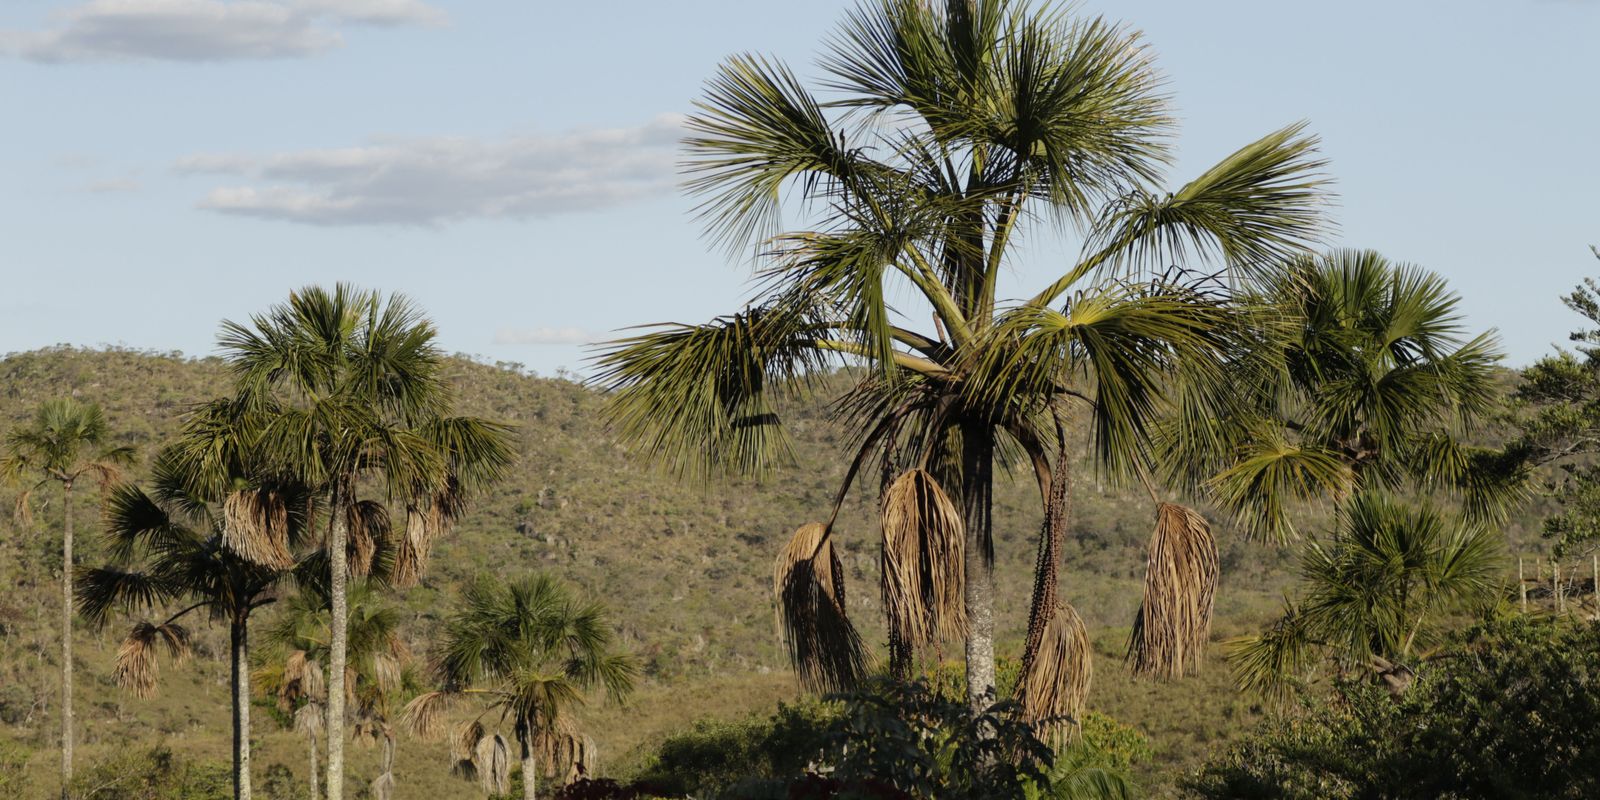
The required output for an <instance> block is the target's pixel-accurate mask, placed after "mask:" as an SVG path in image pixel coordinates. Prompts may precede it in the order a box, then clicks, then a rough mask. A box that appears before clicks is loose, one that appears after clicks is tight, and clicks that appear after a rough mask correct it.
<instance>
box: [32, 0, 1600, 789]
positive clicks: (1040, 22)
mask: <svg viewBox="0 0 1600 800" xmlns="http://www.w3.org/2000/svg"><path fill="white" fill-rule="evenodd" d="M819 66H820V69H821V71H822V73H823V74H824V75H825V76H826V78H825V79H824V80H823V81H822V82H821V84H820V85H819V86H817V87H810V86H808V85H807V84H806V83H804V82H802V81H800V80H799V79H797V78H796V77H795V74H794V73H793V72H791V71H790V69H789V67H787V66H786V65H783V64H781V63H777V62H775V61H771V60H767V59H763V58H760V57H756V56H741V57H736V58H733V59H730V60H729V61H728V62H727V63H726V64H725V65H724V66H723V67H722V68H721V70H720V71H719V72H718V73H717V74H716V75H714V76H712V77H711V79H710V81H709V82H708V84H707V88H706V93H705V96H704V97H703V100H702V102H701V104H700V105H699V107H698V111H697V112H696V113H695V114H693V115H692V116H690V117H689V119H688V121H687V123H686V125H687V129H688V136H687V138H686V140H685V142H684V148H685V153H686V156H685V159H686V160H685V171H686V175H687V177H688V188H689V190H690V191H691V192H692V193H694V194H695V195H696V196H697V197H699V198H701V199H702V200H703V205H702V206H701V207H700V208H701V212H702V219H701V223H702V224H703V226H704V228H705V231H706V233H707V235H708V236H709V237H710V238H711V239H713V240H715V241H717V242H718V243H720V244H723V245H725V246H727V247H728V248H730V250H732V251H733V252H735V253H737V254H741V255H742V254H749V253H754V254H755V259H756V262H757V265H758V266H757V269H758V278H757V280H758V287H759V291H758V292H757V294H756V299H755V300H753V301H752V303H751V304H750V305H748V306H746V307H744V308H742V309H734V310H730V311H731V312H732V313H730V314H729V315H727V316H724V317H719V318H717V319H714V320H712V321H710V322H707V323H704V324H699V325H683V324H664V325H659V326H655V327H649V328H646V329H645V330H643V331H642V332H637V331H636V332H635V333H634V334H633V335H631V336H628V337H626V338H622V339H619V340H617V341H614V342H611V343H609V344H606V345H603V346H601V347H600V348H599V349H598V350H597V351H596V354H595V361H594V363H593V365H592V368H593V376H592V378H591V379H590V380H588V381H587V382H576V381H573V380H569V379H568V378H566V377H558V378H556V379H549V378H541V377H538V376H534V375H530V374H527V373H526V372H525V371H524V370H522V369H521V368H520V367H519V366H517V365H514V364H493V365H491V364H484V363H480V362H478V361H475V360H473V359H471V358H466V357H461V356H456V357H448V356H446V355H445V354H443V353H442V352H440V351H439V350H438V348H437V346H436V344H435V336H436V331H435V330H434V329H433V326H432V324H431V323H430V322H429V321H428V320H427V317H426V313H425V307H424V304H425V301H426V298H410V299H408V298H404V297H400V296H395V295H386V294H383V293H381V292H377V291H371V290H363V289H357V288H354V287H350V286H346V285H343V284H338V285H330V286H323V287H306V288H304V289H302V290H299V291H296V292H295V293H294V294H292V295H291V296H290V297H288V298H263V299H262V304H261V309H262V311H261V313H260V314H259V315H257V316H254V317H252V318H250V319H247V320H234V321H221V323H220V327H219V350H218V355H215V356H210V357H203V358H188V357H184V356H182V355H179V354H162V353H141V352H129V351H123V350H82V349H74V348H69V347H62V348H56V349H51V350H45V351H39V352H32V353H17V354H11V355H9V356H7V357H6V358H5V359H4V360H3V361H0V385H3V386H4V387H5V388H4V391H3V392H0V424H3V425H4V426H5V430H6V432H7V433H6V438H5V455H4V460H3V461H0V466H3V467H4V475H5V477H6V478H7V479H8V480H7V485H6V489H5V491H6V492H7V493H8V497H9V499H11V500H13V501H14V502H13V503H12V505H13V506H14V508H15V509H16V512H17V513H16V514H15V515H14V516H13V519H12V520H11V521H10V522H9V523H8V524H7V526H6V527H5V529H4V531H3V533H0V548H3V549H0V556H3V557H0V570H3V571H0V580H4V581H6V582H7V583H6V585H7V586H8V587H9V588H8V590H7V591H6V592H5V593H4V595H0V634H3V635H0V790H3V791H4V792H6V793H7V794H8V795H18V796H61V797H64V798H76V799H77V800H90V799H91V798H100V799H101V800H107V799H115V798H124V799H126V800H135V799H136V798H137V799H143V800H156V799H157V798H166V799H171V800H177V799H178V798H214V797H227V796H232V797H235V798H248V797H267V798H298V797H308V798H314V799H315V798H322V797H326V798H328V799H329V800H342V798H344V797H347V796H348V797H370V798H378V799H379V800H387V799H388V798H398V797H410V796H431V797H458V796H460V797H523V798H533V797H536V796H553V797H564V798H630V797H632V798H644V797H662V798H668V797H696V798H710V797H725V798H751V799H752V800H753V799H754V798H830V797H839V798H918V799H919V800H920V799H922V798H941V799H943V798H1000V797H1006V798H1028V799H1029V800H1036V799H1040V798H1123V797H1138V796H1152V797H1172V796H1190V797H1205V798H1223V797H1261V798H1290V797H1294V798H1299V797H1306V798H1310V797H1318V798H1321V797H1350V798H1356V797H1361V798H1369V797H1405V798H1411V797H1419V798H1420V797H1461V798H1477V797H1485V798H1487V797H1585V796H1590V795H1591V794H1592V793H1593V791H1594V790H1595V788H1596V783H1597V781H1600V767H1597V766H1596V765H1597V764H1600V759H1597V758H1596V756H1600V752H1596V749H1597V746H1600V745H1597V742H1596V741H1595V736H1594V734H1593V733H1592V730H1591V729H1592V728H1593V724H1592V723H1593V720H1594V718H1595V712H1596V709H1595V708H1594V705H1595V702H1596V700H1595V698H1596V697H1597V696H1600V695H1597V694H1596V692H1595V689H1596V687H1595V686H1594V682H1595V674H1596V673H1595V667H1596V666H1597V665H1596V664H1595V663H1594V661H1595V653H1596V645H1597V637H1600V623H1597V622H1595V621H1594V620H1597V619H1600V586H1597V585H1596V583H1595V581H1596V579H1600V560H1595V556H1594V549H1595V541H1596V539H1597V538H1600V533H1597V532H1600V522H1597V520H1600V505H1597V502H1596V498H1597V497H1600V495H1597V488H1596V487H1600V473H1597V472H1596V471H1595V469H1596V468H1595V466H1594V464H1593V456H1594V454H1595V452H1596V451H1597V449H1600V446H1597V445H1596V444H1595V441H1596V436H1595V433H1596V431H1597V430H1600V333H1596V332H1594V331H1590V330H1585V331H1580V332H1579V333H1578V334H1575V335H1574V341H1575V342H1576V343H1577V344H1576V347H1577V349H1576V352H1573V353H1559V354H1555V355H1552V356H1550V357H1549V358H1546V359H1543V360H1541V361H1539V362H1538V363H1536V364H1534V365H1532V366H1530V367H1527V368H1526V369H1522V370H1520V371H1519V370H1515V369H1512V368H1510V367H1508V366H1506V365H1505V364H1503V363H1502V358H1501V354H1500V353H1499V350H1498V344H1497V341H1496V339H1495V336H1494V334H1493V332H1490V331H1478V330H1474V329H1473V328H1472V327H1471V326H1470V324H1469V323H1468V321H1467V320H1465V319H1463V318H1462V316H1461V314H1460V313H1459V310H1458V302H1459V301H1458V298H1457V297H1456V295H1455V294H1454V293H1453V292H1452V291H1451V289H1450V287H1449V286H1448V284H1447V283H1446V282H1445V280H1444V279H1443V278H1441V277H1440V276H1439V274H1438V273H1436V272H1433V271H1430V270H1428V269H1425V268H1422V267H1417V266H1411V265H1405V264H1400V263H1396V262H1392V261H1390V260H1389V259H1387V258H1385V257H1384V256H1383V255H1381V254H1379V253H1375V252H1372V251H1368V250H1360V249H1331V250H1330V249H1328V248H1327V247H1326V246H1325V245H1326V238H1327V236H1326V234H1327V231H1328V230H1329V229H1330V227H1331V222H1332V221H1331V220H1330V219H1329V217H1328V213H1329V207H1330V205H1331V203H1330V200H1331V194H1330V192H1329V188H1328V182H1329V179H1330V177H1331V175H1330V173H1331V171H1332V170H1333V167H1332V166H1330V165H1329V164H1327V163H1325V162H1324V161H1323V160H1322V159H1321V157H1320V156H1319V155H1318V154H1317V147H1318V144H1317V140H1316V138H1315V136H1314V135H1312V134H1311V133H1310V131H1309V129H1308V128H1307V126H1305V125H1303V124H1298V123H1296V124H1289V125H1287V126H1286V127H1283V128H1281V129H1279V130H1277V131H1272V132H1268V133H1266V134H1265V135H1264V136H1262V137H1261V138H1259V139H1257V140H1255V141H1252V142H1247V143H1242V147H1240V148H1239V149H1238V150H1237V151H1235V152H1233V153H1232V154H1229V155H1227V156H1225V157H1223V158H1222V159H1221V160H1220V161H1218V162H1217V163H1216V164H1215V165H1214V166H1212V167H1211V168H1209V169H1206V170H1204V171H1202V172H1201V173H1200V174H1199V175H1196V176H1192V177H1190V178H1188V179H1187V180H1181V181H1173V182H1172V183H1171V188H1170V189H1169V188H1168V185H1169V178H1168V175H1167V166H1168V162H1169V161H1171V151H1170V147H1171V142H1170V140H1171V137H1172V135H1173V133H1174V128H1175V122H1174V119H1173V114H1172V112H1171V105H1170V98H1168V97H1167V96H1166V95H1165V94H1164V93H1163V90H1162V88H1161V87H1162V79H1161V75H1160V73H1159V72H1157V71H1156V69H1155V65H1154V59H1153V55H1152V54H1151V53H1150V52H1149V51H1148V50H1147V49H1145V48H1144V46H1143V45H1142V44H1141V43H1140V41H1139V38H1138V36H1137V35H1136V34H1135V33H1133V32H1132V31H1131V30H1130V29H1128V28H1124V27H1120V26H1118V25H1117V24H1114V23H1111V22H1107V21H1104V20H1095V19H1080V18H1077V17H1075V16H1073V15H1072V13H1071V12H1070V10H1066V9H1060V8H1056V7H1053V6H1041V5H1032V4H1028V3H1024V2H1006V1H1005V0H976V1H975V2H952V3H948V4H928V3H922V2H911V1H910V0H906V1H905V2H901V1H900V0H882V2H868V3H865V4H863V5H862V6H860V7H859V8H858V9H857V10H856V11H854V12H852V13H851V14H850V15H848V16H847V17H846V19H844V20H843V21H842V22H841V26H840V28H839V32H838V34H837V36H835V37H834V38H833V39H830V40H829V41H828V42H827V43H826V44H825V51H824V55H823V57H822V59H821V61H820V64H819ZM791 209H792V210H796V211H800V212H801V213H800V214H799V216H800V218H801V222H799V223H790V226H789V227H785V225H784V224H783V222H782V219H783V218H782V216H781V215H780V213H779V212H780V211H788V210H791ZM791 219H793V217H791ZM1051 225H1053V226H1054V228H1055V229H1056V230H1058V231H1076V232H1078V233H1081V234H1082V236H1081V239H1080V240H1079V241H1077V242H1074V243H1072V244H1071V245H1070V246H1068V245H1063V250H1062V253H1061V257H1060V258H1059V259H1058V260H1057V261H1056V262H1055V264H1056V266H1055V267H1054V268H1053V269H1054V271H1053V272H1052V273H1051V274H1049V275H1044V276H1033V275H1030V276H1029V277H1037V278H1039V283H1038V285H1036V286H1029V287H1027V288H1025V289H1024V290H1022V291H1023V292H1024V295H1023V296H1020V297H1008V296H1006V294H1005V293H1004V292H1003V291H1002V289H1001V287H1002V286H1003V285H1005V284H1004V283H1003V282H1002V280H1001V275H1002V273H1004V272H1005V271H1006V270H1007V269H1009V268H1011V267H1012V266H1013V265H1012V258H1013V256H1012V250H1013V249H1014V246H1015V245H1014V243H1015V241H1017V240H1018V239H1019V238H1020V237H1022V236H1024V235H1026V234H1028V233H1031V232H1032V231H1035V230H1039V229H1042V228H1044V227H1046V226H1051ZM796 226H797V227H796ZM1597 291H1600V290H1597V288H1596V287H1595V286H1594V285H1593V284H1590V285H1587V286H1585V287H1580V288H1578V289H1577V290H1576V291H1575V292H1574V293H1573V294H1572V295H1571V296H1570V297H1568V298H1566V300H1567V304H1568V306H1569V307H1570V308H1571V309H1572V310H1573V311H1574V312H1576V314H1577V315H1578V316H1575V317H1574V321H1575V323H1578V324H1593V325H1600V301H1597ZM1580 317H1582V318H1586V319H1587V323H1584V322H1582V320H1581V319H1580ZM924 321H926V322H928V323H930V324H928V325H924V324H923V322H924ZM646 322H648V321H646ZM1586 559H1588V560H1587V561H1586ZM1585 568H1587V569H1589V570H1590V571H1591V573H1592V576H1593V577H1591V573H1585V572H1584V571H1583V570H1584V569H1585Z"/></svg>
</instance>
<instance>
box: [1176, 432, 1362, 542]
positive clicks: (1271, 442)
mask: <svg viewBox="0 0 1600 800" xmlns="http://www.w3.org/2000/svg"><path fill="white" fill-rule="evenodd" d="M1354 480H1355V477H1354V475H1353V473H1352V472H1351V471H1350V468H1349V466H1348V465H1346V464H1345V463H1344V462H1343V461H1341V460H1340V459H1339V458H1338V457H1337V456H1336V455H1334V454H1333V453H1330V452H1328V451H1326V450H1323V449H1320V448H1317V447H1311V446H1305V445H1295V444H1291V443H1289V442H1288V441H1286V440H1284V439H1283V438H1281V435H1280V436H1274V437H1273V438H1268V439H1262V440H1260V441H1258V442H1254V443H1252V444H1250V445H1248V446H1247V447H1245V448H1242V452H1241V453H1240V454H1239V455H1238V457H1237V460H1236V461H1235V462H1234V463H1233V464H1232V465H1231V466H1229V467H1228V468H1227V469H1225V470H1223V471H1222V472H1220V473H1218V474H1217V475H1215V476H1214V477H1212V478H1211V479H1210V480H1209V481H1207V484H1206V490H1207V492H1208V495H1209V496H1210V497H1211V499H1212V500H1213V501H1214V502H1216V503H1217V505H1219V506H1221V507H1222V508H1223V509H1224V510H1226V511H1227V512H1228V513H1230V514H1232V515H1233V516H1234V517H1235V518H1236V519H1238V520H1239V521H1241V522H1242V523H1243V524H1244V525H1245V527H1246V528H1247V529H1248V530H1249V531H1250V532H1251V533H1252V534H1255V535H1260V536H1267V537H1271V538H1273V539H1276V540H1278V541H1284V540H1286V539H1288V538H1291V537H1293V536H1294V523H1293V522H1292V521H1291V520H1290V514H1289V511H1290V507H1291V504H1292V503H1294V502H1306V501H1312V500H1318V499H1321V498H1326V497H1343V496H1346V495H1348V493H1349V492H1350V491H1351V489H1352V487H1353V486H1354Z"/></svg>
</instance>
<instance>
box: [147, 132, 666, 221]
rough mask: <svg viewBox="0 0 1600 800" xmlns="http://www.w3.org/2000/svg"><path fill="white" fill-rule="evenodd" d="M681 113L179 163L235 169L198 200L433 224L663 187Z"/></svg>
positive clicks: (577, 207)
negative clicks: (549, 130)
mask: <svg viewBox="0 0 1600 800" xmlns="http://www.w3.org/2000/svg"><path fill="white" fill-rule="evenodd" d="M681 124H682V119H681V117H679V116H678V115H672V114H668V115H662V116H659V117H656V118H655V119H653V120H651V121H650V122H648V123H646V124H644V125H640V126H638V127H633V128H618V129H605V130H579V131H571V132H568V133H563V134H555V135H537V136H517V137H509V138H502V139H495V140H484V139H473V138H462V137H427V138H389V139H380V140H375V141H373V142H371V143H369V144H366V145H362V146H358V147H344V148H335V149H324V150H304V151H298V152H289V153H279V154H276V155H269V156H249V155H237V154H220V155H217V154H213V155H197V156H192V157H189V158H185V159H183V160H181V161H179V162H178V163H177V164H176V165H175V166H174V168H175V169H176V170H177V171H178V172H180V173H188V174H196V173H211V174H227V175H236V176H240V177H241V178H243V179H245V180H244V182H242V183H241V184H238V185H233V186H222V187H218V188H216V189H213V190H212V191H211V192H210V194H208V195H207V196H206V198H205V199H204V200H202V201H201V202H200V207H201V208H205V209H209V210H212V211H217V212H221V213H226V214H237V215H241V216H248V217H257V218H260V219H270V220H282V221H288V222H300V223H306V224H311V225H441V224H445V223H450V222H457V221H461V220H466V219H496V218H510V219H526V218H530V217H546V216H553V215H557V214H571V213H576V212H582V211H591V210H594V209H599V208H606V207H610V206H616V205H620V204H623V203H628V202H632V201H635V200H639V199H642V198H646V197H650V196H654V195H658V194H661V193H663V192H667V191H670V190H671V189H672V186H673V169H672V165H673V160H674V149H675V146H676V143H677V140H678V137H679V135H680V131H681Z"/></svg>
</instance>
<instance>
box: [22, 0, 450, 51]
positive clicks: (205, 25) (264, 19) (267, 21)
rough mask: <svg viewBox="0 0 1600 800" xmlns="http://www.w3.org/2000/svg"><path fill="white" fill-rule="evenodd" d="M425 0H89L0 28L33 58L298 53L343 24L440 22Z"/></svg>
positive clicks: (339, 40)
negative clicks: (37, 26)
mask: <svg viewBox="0 0 1600 800" xmlns="http://www.w3.org/2000/svg"><path fill="white" fill-rule="evenodd" d="M446 21H447V18H446V16H445V14H444V12H443V11H441V10H439V9H437V8H434V7H433V6H430V5H428V4H427V3H425V2H423V1H422V0H90V1H89V2H87V3H84V4H82V5H79V6H76V7H74V8H71V9H68V10H67V11H64V12H62V13H61V14H59V15H57V19H56V24H55V25H54V26H53V27H50V28H47V29H44V30H34V31H0V54H6V55H11V56H16V57H20V58H26V59H29V60H33V61H45V62H60V61H128V60H162V61H227V60H238V59H266V58H297V57H302V56H308V55H314V54H316V53H320V52H322V51H325V50H328V49H331V48H334V47H338V46H339V45H341V44H343V42H344V38H343V36H342V35H341V33H340V31H339V27H338V26H340V25H342V24H361V25H377V26H397V25H441V24H444V23H445V22H446Z"/></svg>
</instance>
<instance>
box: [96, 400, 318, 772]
mask: <svg viewBox="0 0 1600 800" xmlns="http://www.w3.org/2000/svg"><path fill="white" fill-rule="evenodd" d="M191 429H192V428H191ZM178 463H181V460H180V459H179V458H178V457H177V456H175V455H174V454H173V452H172V451H166V452H164V453H163V455H162V456H161V457H159V458H158V460H157V463H156V468H155V476H154V479H153V481H152V490H151V491H150V492H148V493H147V492H146V491H145V490H143V489H140V488H138V487H136V486H131V485H124V486H120V487H118V488H116V489H115V490H113V492H112V494H111V498H110V500H109V510H108V512H107V523H106V538H107V545H108V547H109V549H110V551H111V553H112V558H113V564H112V565H110V566H105V567H96V568H88V569H84V570H82V571H80V572H79V575H78V599H79V601H80V602H81V603H82V606H83V614H84V616H85V617H86V618H88V619H89V620H90V621H92V622H94V623H96V624H101V625H103V624H105V623H106V622H107V621H108V620H109V619H110V617H111V615H112V613H113V612H114V611H118V610H121V611H125V612H129V613H133V612H143V611H157V610H163V611H165V610H171V609H173V608H177V610H176V611H173V612H172V613H171V614H169V615H166V616H165V617H164V618H160V621H159V622H152V621H149V620H141V621H139V622H137V623H135V624H134V625H133V626H132V628H131V629H130V630H129V633H128V635H127V637H126V638H125V639H124V640H123V643H122V647H121V648H120V649H119V650H118V651H117V661H116V671H115V674H116V679H117V682H118V683H119V684H120V685H122V686H123V687H125V688H128V689H131V690H132V691H133V692H135V693H136V694H139V695H149V694H152V693H153V692H154V691H155V688H156V678H157V676H158V673H159V661H158V655H159V651H165V652H166V653H167V655H168V656H169V657H171V658H173V659H176V660H182V659H184V658H186V657H187V656H188V653H189V631H188V628H187V627H186V626H185V625H184V624H183V620H185V619H186V618H188V617H189V616H190V615H192V614H196V613H201V614H204V616H205V617H206V618H207V619H209V620H212V621H215V622H222V623H225V624H227V626H228V634H229V649H230V653H231V662H232V680H231V682H230V684H229V690H230V693H231V695H232V699H233V715H232V722H233V784H234V791H233V796H234V798H235V800H249V798H250V796H251V782H250V663H249V658H250V630H249V623H250V617H251V615H252V613H253V612H255V610H256V609H258V608H260V607H262V606H264V605H267V604H268V603H271V602H273V600H274V599H275V589H276V587H277V585H278V584H279V582H280V581H282V580H285V579H286V578H288V577H289V575H290V573H289V572H288V571H286V570H283V569H279V568H274V567H270V566H265V565H262V564H260V563H257V562H256V561H252V560H250V559H247V558H245V557H244V556H242V555H240V554H239V553H238V552H236V551H235V550H234V548H232V547H230V546H228V544H227V539H228V538H229V536H228V533H227V531H226V529H227V528H228V527H229V526H231V525H235V524H239V523H240V522H242V521H244V520H246V519H254V520H257V521H259V522H260V524H261V525H262V527H267V528H273V529H275V531H274V532H273V533H272V534H270V535H271V536H274V537H281V538H282V539H283V540H285V541H287V542H289V543H291V545H298V544H300V543H301V542H302V541H303V540H305V539H307V538H309V536H310V535H311V529H310V528H309V527H308V525H307V519H306V517H305V513H304V509H305V508H306V499H307V498H306V493H305V492H304V490H303V489H301V488H300V487H298V486H296V485H295V484H293V483H278V484H263V483H255V484H253V485H251V486H250V487H249V488H246V489H240V490H236V491H235V492H234V493H233V494H231V495H229V496H228V499H227V501H226V502H224V501H223V500H222V499H221V498H219V497H216V496H207V495H205V494H199V493H197V492H196V487H195V483H194V480H193V478H194V475H193V474H191V473H186V472H184V471H182V470H181V469H179V468H178V467H177V464H178ZM240 480H243V476H240ZM242 497H249V498H252V500H250V501H249V502H251V503H252V504H253V505H252V507H251V510H250V512H249V513H248V514H242V513H241V509H240V508H239V506H240V505H241V503H242V502H244V501H242V500H241V498H242Z"/></svg>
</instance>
